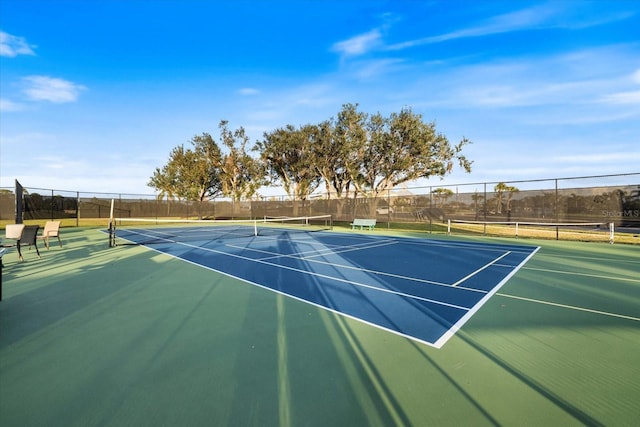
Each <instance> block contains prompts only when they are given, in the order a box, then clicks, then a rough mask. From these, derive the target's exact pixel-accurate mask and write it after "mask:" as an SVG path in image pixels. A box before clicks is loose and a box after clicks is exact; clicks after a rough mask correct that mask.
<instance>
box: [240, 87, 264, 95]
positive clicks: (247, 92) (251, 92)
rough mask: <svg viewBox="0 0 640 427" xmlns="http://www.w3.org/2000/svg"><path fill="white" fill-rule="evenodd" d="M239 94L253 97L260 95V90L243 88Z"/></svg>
mask: <svg viewBox="0 0 640 427" xmlns="http://www.w3.org/2000/svg"><path fill="white" fill-rule="evenodd" d="M238 93H239V94H240V95H244V96H252V95H258V94H260V90H258V89H255V88H252V87H243V88H242V89H240V90H238Z"/></svg>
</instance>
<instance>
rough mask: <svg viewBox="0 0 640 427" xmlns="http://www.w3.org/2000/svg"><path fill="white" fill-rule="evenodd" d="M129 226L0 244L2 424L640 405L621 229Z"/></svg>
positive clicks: (632, 419) (612, 418)
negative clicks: (114, 239)
mask: <svg viewBox="0 0 640 427" xmlns="http://www.w3.org/2000/svg"><path fill="white" fill-rule="evenodd" d="M144 228H145V231H141V227H139V226H138V231H136V232H135V233H131V231H128V233H131V234H130V235H128V236H125V234H124V233H125V230H124V229H121V230H119V231H118V239H119V240H120V241H121V243H120V244H119V245H118V246H116V247H111V248H109V247H108V245H107V238H106V235H105V233H104V232H103V230H98V229H92V228H87V229H82V228H73V229H65V230H64V231H63V248H56V247H52V248H51V250H49V251H43V256H42V258H37V257H36V256H35V254H33V253H32V252H31V253H30V252H29V251H26V253H25V262H18V261H17V255H16V254H15V253H12V252H11V253H8V254H5V256H4V257H3V260H4V264H5V269H4V294H3V296H4V298H3V301H2V302H0V332H1V333H0V377H1V378H2V381H0V424H2V425H7V426H11V425H20V426H38V425H48V426H51V425H64V426H93V425H96V426H97V425H102V426H120V425H233V426H236V425H256V426H257V425H260V426H265V425H269V426H271V425H273V426H275V425H279V426H296V425H350V426H351V425H379V426H389V425H474V426H475V425H477V426H484V425H487V426H491V425H518V426H521V425H532V426H533V425H549V426H556V425H558V426H560V425H562V426H572V425H576V426H577V425H621V426H625V425H629V426H630V425H635V423H636V421H637V414H638V413H640V404H639V403H638V402H640V381H638V379H640V334H639V333H638V331H639V330H640V329H639V328H638V326H639V325H640V263H639V262H638V259H640V257H639V255H640V254H639V249H638V247H637V246H631V245H609V244H606V243H580V242H562V241H542V240H541V241H535V240H515V239H499V238H480V237H475V238H473V237H464V238H451V237H448V236H434V235H428V234H425V233H408V232H404V233H403V232H393V233H392V232H388V231H386V230H376V231H372V232H369V231H365V232H356V231H351V230H347V229H345V228H343V229H339V228H337V229H334V230H333V232H330V231H324V230H319V231H317V232H313V233H300V232H295V233H294V232H292V233H288V234H287V233H284V235H283V234H282V231H280V232H279V233H280V234H273V235H269V234H264V235H263V234H259V235H258V236H255V235H254V236H251V235H249V236H248V237H241V238H219V237H215V238H208V239H207V238H204V239H203V238H202V237H196V236H191V237H188V238H185V239H182V240H180V239H178V238H175V237H172V236H168V235H167V234H163V235H162V236H161V237H159V236H157V235H156V236H153V238H151V237H150V236H149V235H151V234H153V233H154V231H153V230H152V231H150V230H149V228H148V227H144ZM162 229H163V230H165V231H163V233H166V230H167V227H162ZM183 232H184V230H181V233H183ZM143 233H144V234H147V237H146V238H145V239H142V238H141V239H142V240H140V241H142V242H143V243H145V244H146V246H145V245H127V244H124V243H126V241H125V240H124V238H125V237H126V238H127V239H131V240H133V239H134V236H135V235H138V236H141V235H142V234H143ZM163 239H164V240H163ZM179 240H180V241H179ZM503 254H507V255H504V256H503V257H502V258H500V257H501V256H502V255H503ZM212 259H218V260H220V261H219V262H216V263H214V262H213V261H212ZM432 282H437V284H436V283H432ZM458 282H459V283H458ZM358 284H360V285H364V284H366V285H371V286H372V287H371V288H369V287H365V286H359V285H358ZM289 285H290V286H292V288H288V287H287V286H289ZM300 285H304V289H305V291H301V290H300V289H301V288H302V287H301V286H300ZM454 285H455V286H454ZM456 288H460V289H456ZM427 290H428V294H427V293H426V292H427ZM274 291H275V292H274ZM459 291H462V292H459ZM420 292H425V293H420ZM432 292H435V293H432ZM409 295H411V297H410V296H409ZM291 296H293V297H291ZM416 296H418V297H420V298H424V299H425V300H426V299H428V300H429V301H425V300H422V299H420V298H415V297H416ZM355 301H358V303H357V304H356V303H355ZM436 301H437V302H436ZM443 302H445V303H446V304H451V305H455V306H457V307H462V309H457V308H456V309H453V308H451V307H448V306H446V305H444V304H442V303H443ZM389 306H391V307H392V308H393V309H388V307H389ZM445 307H448V308H445ZM358 310H359V311H358ZM384 310H387V311H384ZM453 311H455V312H457V311H461V312H463V313H464V314H462V315H461V316H459V315H458V314H456V315H455V316H453V315H451V314H450V313H451V312H453ZM362 313H365V314H372V313H373V317H371V318H367V317H365V314H362ZM465 316H466V317H465ZM381 319H382V320H381ZM378 321H380V323H376V322H378ZM385 322H386V323H385ZM412 323H416V324H422V325H430V326H429V327H424V328H416V329H417V331H416V330H413V329H411V327H410V326H408V325H409V324H412ZM452 325H457V326H456V327H457V328H459V329H457V330H455V329H456V327H453V328H452ZM438 328H439V330H438V332H437V333H433V331H434V330H435V329H438ZM443 330H444V331H445V332H443V333H442V334H441V332H442V331H443ZM447 334H449V335H447ZM443 337H445V338H443ZM438 346H439V347H440V348H438Z"/></svg>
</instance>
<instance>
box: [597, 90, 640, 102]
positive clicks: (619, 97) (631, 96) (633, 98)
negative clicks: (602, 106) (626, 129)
mask: <svg viewBox="0 0 640 427" xmlns="http://www.w3.org/2000/svg"><path fill="white" fill-rule="evenodd" d="M603 102H605V103H607V104H635V105H640V90H635V91H630V92H618V93H612V94H611V95H607V96H605V97H604V98H603Z"/></svg>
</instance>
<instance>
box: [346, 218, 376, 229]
mask: <svg viewBox="0 0 640 427" xmlns="http://www.w3.org/2000/svg"><path fill="white" fill-rule="evenodd" d="M356 227H359V228H360V230H364V229H365V228H368V229H369V230H373V229H374V228H376V220H375V219H364V218H356V219H354V220H353V222H352V223H351V229H352V230H355V229H356Z"/></svg>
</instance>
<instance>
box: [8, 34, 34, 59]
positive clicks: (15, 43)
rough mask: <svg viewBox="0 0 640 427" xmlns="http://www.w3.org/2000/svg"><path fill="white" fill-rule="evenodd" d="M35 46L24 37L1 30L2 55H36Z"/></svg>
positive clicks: (12, 56) (11, 56)
mask: <svg viewBox="0 0 640 427" xmlns="http://www.w3.org/2000/svg"><path fill="white" fill-rule="evenodd" d="M35 47H36V46H34V45H29V44H28V43H27V41H26V40H25V39H24V37H18V36H14V35H11V34H9V33H5V32H4V31H0V56H7V57H9V58H15V57H16V56H18V55H35V52H34V51H33V48H35Z"/></svg>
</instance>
